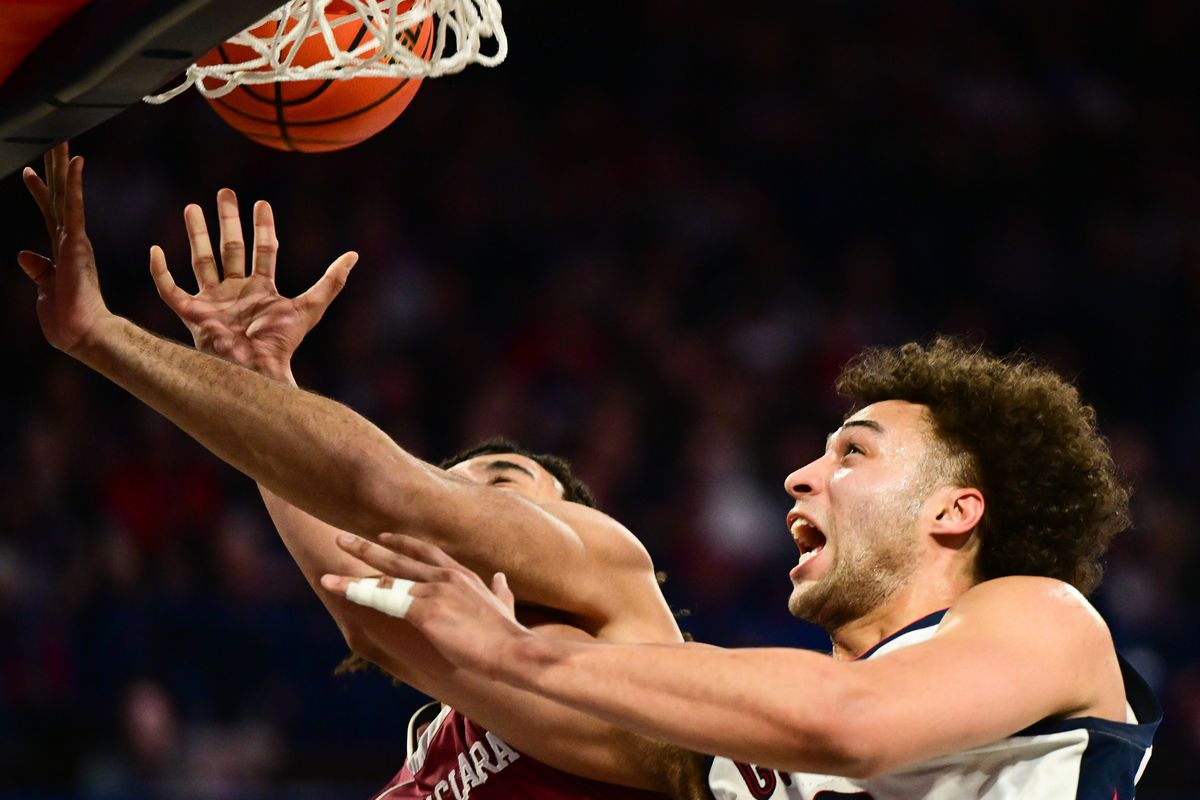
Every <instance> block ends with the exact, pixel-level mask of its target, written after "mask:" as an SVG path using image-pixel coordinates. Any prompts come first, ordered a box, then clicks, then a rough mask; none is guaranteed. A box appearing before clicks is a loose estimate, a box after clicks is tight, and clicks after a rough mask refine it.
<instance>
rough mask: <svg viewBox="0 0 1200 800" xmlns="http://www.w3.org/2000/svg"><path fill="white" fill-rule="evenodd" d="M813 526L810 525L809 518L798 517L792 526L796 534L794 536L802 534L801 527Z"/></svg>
mask: <svg viewBox="0 0 1200 800" xmlns="http://www.w3.org/2000/svg"><path fill="white" fill-rule="evenodd" d="M811 527H812V525H809V524H808V520H806V519H798V520H796V521H795V522H793V523H792V528H791V530H792V535H794V536H798V535H800V529H801V528H811Z"/></svg>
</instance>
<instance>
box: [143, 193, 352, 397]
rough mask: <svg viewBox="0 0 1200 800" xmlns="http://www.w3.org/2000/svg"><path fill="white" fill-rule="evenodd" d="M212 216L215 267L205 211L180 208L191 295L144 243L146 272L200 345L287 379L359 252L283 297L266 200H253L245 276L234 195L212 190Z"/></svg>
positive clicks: (158, 250)
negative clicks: (216, 234) (217, 246)
mask: <svg viewBox="0 0 1200 800" xmlns="http://www.w3.org/2000/svg"><path fill="white" fill-rule="evenodd" d="M217 218H218V220H219V224H220V234H221V264H220V269H218V266H217V260H216V258H215V256H214V254H213V249H212V242H211V240H210V239H209V235H208V227H207V225H206V224H205V221H204V212H203V211H201V209H200V207H199V206H197V205H194V204H193V205H189V206H188V207H187V208H185V209H184V210H183V221H184V225H185V226H186V227H187V232H188V241H189V242H190V245H191V251H192V272H193V273H194V274H195V276H196V283H197V285H198V287H199V289H198V291H197V293H196V294H194V295H192V294H188V293H187V292H185V291H184V290H183V289H181V288H179V286H177V285H176V284H175V280H174V279H173V278H172V277H171V272H170V270H169V269H168V268H167V260H166V256H165V255H164V254H163V251H162V248H160V247H158V246H154V247H152V248H150V274H151V276H152V277H153V278H154V284H155V286H157V287H158V294H159V296H160V297H162V299H163V300H164V301H165V302H166V304H167V305H168V306H170V307H171V310H173V311H174V312H175V313H176V314H178V315H179V318H180V319H181V320H183V323H184V324H185V325H186V326H187V328H188V330H189V331H190V332H191V334H192V338H193V339H194V340H195V342H196V348H197V349H198V350H202V351H204V352H207V353H212V354H214V355H218V356H220V357H221V358H225V359H228V360H229V361H233V362H234V363H237V364H241V365H242V366H244V367H249V368H251V369H254V370H257V371H259V372H262V373H263V374H266V375H271V376H272V377H276V378H281V379H285V380H288V379H290V378H291V359H292V354H293V353H294V352H295V351H296V348H297V347H299V346H300V342H301V341H303V339H304V337H305V336H306V335H307V334H308V332H309V331H310V330H312V329H313V326H315V325H316V324H317V322H319V321H320V319H321V317H322V316H323V315H324V314H325V310H326V309H327V308H329V304H330V303H331V302H333V298H335V297H337V295H338V293H339V292H340V291H341V290H342V287H343V286H344V285H345V284H346V278H347V276H348V275H349V274H350V269H351V268H352V267H353V266H354V264H355V262H356V261H357V260H358V255H357V254H355V253H352V252H350V253H343V254H342V255H341V256H339V257H338V258H337V259H336V260H335V261H334V262H333V263H332V264H330V265H329V268H328V269H326V270H325V274H324V275H323V276H321V278H320V280H318V281H317V282H316V283H315V284H313V285H312V287H310V288H309V289H308V291H306V292H305V293H304V294H302V295H300V296H298V297H294V298H287V297H283V296H282V295H280V294H279V291H278V289H276V288H275V260H276V255H277V254H278V251H279V242H278V240H277V239H276V238H275V219H274V216H273V215H272V213H271V206H270V204H268V203H267V202H266V201H265V200H260V201H258V202H257V203H255V204H254V250H253V256H252V262H251V265H250V271H249V274H247V271H246V246H245V244H244V243H243V239H242V224H241V219H240V217H239V215H238V203H237V196H236V195H235V194H234V193H233V192H232V191H231V190H229V189H222V190H221V191H219V192H218V193H217ZM222 273H223V274H222Z"/></svg>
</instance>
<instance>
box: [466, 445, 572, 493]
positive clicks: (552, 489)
mask: <svg viewBox="0 0 1200 800" xmlns="http://www.w3.org/2000/svg"><path fill="white" fill-rule="evenodd" d="M447 472H449V473H450V474H451V475H458V476H459V477H462V478H466V479H467V480H469V481H471V482H473V483H479V484H483V485H485V486H495V487H496V488H497V489H504V490H505V491H510V492H516V493H517V494H519V495H521V496H522V497H527V498H529V499H530V500H533V501H534V502H535V503H549V502H552V501H554V500H562V498H563V489H562V485H561V484H559V482H558V480H557V479H555V477H554V476H553V475H551V474H550V473H549V472H548V471H547V470H546V468H545V467H543V466H542V465H541V464H539V463H537V462H536V461H534V460H533V459H532V458H527V457H526V456H521V455H517V454H516V453H492V454H489V455H486V456H476V457H475V458H469V459H467V460H466V461H461V462H459V463H457V464H455V465H454V466H453V467H450V469H449V470H447Z"/></svg>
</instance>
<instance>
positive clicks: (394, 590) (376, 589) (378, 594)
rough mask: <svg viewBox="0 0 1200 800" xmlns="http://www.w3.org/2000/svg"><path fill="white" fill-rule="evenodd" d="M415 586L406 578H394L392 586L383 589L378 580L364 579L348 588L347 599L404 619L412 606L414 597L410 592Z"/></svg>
mask: <svg viewBox="0 0 1200 800" xmlns="http://www.w3.org/2000/svg"><path fill="white" fill-rule="evenodd" d="M415 585H416V584H414V583H413V582H412V581H409V580H405V579H404V578H393V579H392V585H391V586H389V587H387V588H381V587H380V585H379V579H378V578H363V579H362V580H357V581H355V582H354V583H352V584H350V585H349V586H347V587H346V599H347V600H349V601H351V602H353V603H358V604H359V605H360V606H366V607H367V608H373V609H375V610H376V611H382V612H383V613H385V614H390V615H391V616H393V617H399V618H400V619H404V615H405V614H407V613H408V607H409V606H411V605H412V595H411V594H410V593H409V592H410V590H411V589H412V587H413V586H415Z"/></svg>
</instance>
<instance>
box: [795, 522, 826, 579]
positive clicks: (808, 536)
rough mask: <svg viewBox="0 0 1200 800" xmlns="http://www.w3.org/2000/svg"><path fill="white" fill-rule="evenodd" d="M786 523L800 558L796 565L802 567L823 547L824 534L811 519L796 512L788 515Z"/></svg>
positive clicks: (818, 553)
mask: <svg viewBox="0 0 1200 800" xmlns="http://www.w3.org/2000/svg"><path fill="white" fill-rule="evenodd" d="M788 523H789V524H788V528H789V529H790V530H791V532H792V539H793V540H794V541H795V542H796V547H797V549H799V550H800V560H799V561H798V562H796V567H802V566H804V565H805V564H807V563H808V562H809V561H812V560H813V559H814V558H816V557H817V556H818V555H820V553H821V551H822V550H824V549H825V534H824V532H822V531H821V529H820V528H818V527H817V526H816V525H815V524H814V523H813V522H812V521H811V520H807V519H805V518H804V517H801V516H799V515H796V514H791V515H789V518H788Z"/></svg>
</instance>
